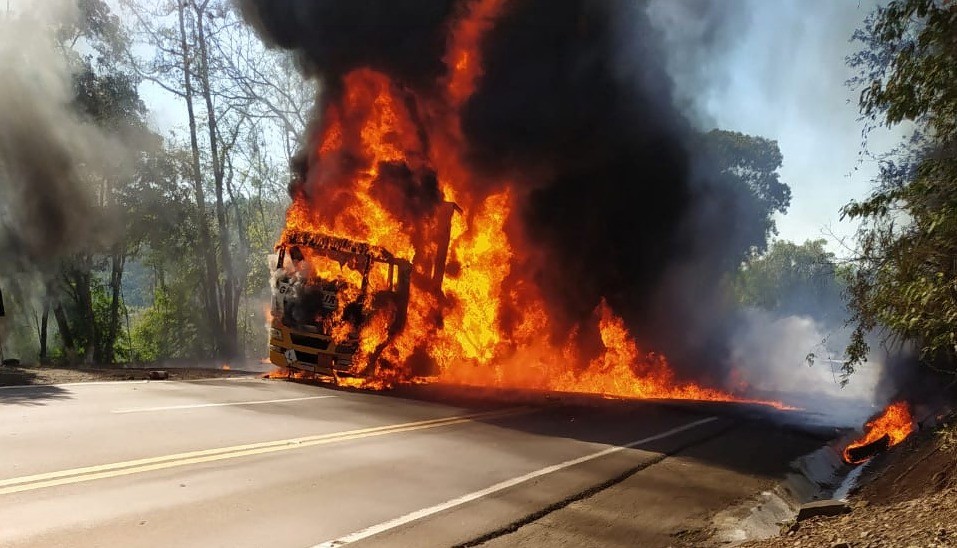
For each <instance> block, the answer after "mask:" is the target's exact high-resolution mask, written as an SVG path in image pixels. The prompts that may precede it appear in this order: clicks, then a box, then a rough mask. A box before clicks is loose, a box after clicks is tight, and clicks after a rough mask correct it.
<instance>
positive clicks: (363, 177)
mask: <svg viewBox="0 0 957 548" xmlns="http://www.w3.org/2000/svg"><path fill="white" fill-rule="evenodd" d="M507 9H508V2H507V0H473V1H471V2H469V3H467V4H466V9H464V10H463V11H462V16H461V17H460V18H459V20H458V21H457V22H455V23H454V24H452V25H450V35H449V38H448V41H447V51H446V55H445V57H444V62H445V64H446V73H445V74H444V75H442V76H441V77H439V78H438V79H437V80H436V81H435V82H434V85H432V86H431V87H430V88H429V89H424V90H423V89H412V88H410V87H408V86H406V85H403V83H401V82H397V81H394V80H393V79H392V78H391V77H390V76H389V75H387V74H385V73H383V72H379V71H377V70H374V69H373V68H359V69H356V70H353V71H352V72H350V73H348V74H346V75H345V76H344V77H343V79H342V82H341V85H342V89H341V91H340V92H339V93H337V94H335V95H334V96H332V97H329V98H328V99H327V100H326V102H325V103H324V107H323V108H324V112H323V116H322V119H321V125H320V126H319V127H318V128H317V130H316V131H315V132H314V133H313V134H312V136H311V138H310V145H309V146H310V150H309V151H308V152H309V159H308V166H309V167H308V171H307V172H306V173H305V175H304V178H303V180H302V181H300V182H299V184H298V185H297V189H296V191H294V192H293V203H292V205H291V206H290V208H289V210H288V213H287V221H286V232H285V233H284V236H283V238H285V237H286V235H287V234H289V233H291V232H296V233H303V232H305V233H314V234H327V235H332V236H335V237H339V238H344V239H347V240H350V241H355V242H364V243H367V244H372V245H374V246H380V247H381V248H384V249H387V250H389V251H390V252H391V253H392V254H394V255H395V256H396V257H399V258H402V259H404V260H407V261H410V262H411V264H412V265H413V269H414V270H413V274H412V276H413V290H412V292H411V295H410V299H409V303H408V318H407V321H405V322H404V327H403V328H402V330H401V331H400V332H399V333H389V330H388V329H387V327H388V318H385V317H381V318H380V317H377V316H376V315H372V316H371V317H370V318H369V319H368V320H367V321H366V322H365V324H364V325H363V326H362V328H361V333H360V338H359V339H360V341H361V343H360V348H359V351H358V353H357V355H356V370H363V371H366V370H372V371H373V372H374V373H373V376H372V377H371V378H363V379H341V382H344V383H345V384H348V385H351V386H356V387H361V388H370V389H382V388H387V387H389V386H392V385H394V384H396V383H398V382H410V381H413V380H414V379H415V378H416V376H417V375H415V374H413V373H412V371H411V369H410V367H409V366H408V365H407V364H409V363H411V362H413V361H415V362H419V363H421V362H423V361H426V362H428V363H429V364H430V369H431V372H430V373H429V375H428V376H429V378H432V379H435V380H438V381H441V382H447V383H455V384H463V385H476V386H492V387H502V388H529V389H537V390H551V391H563V392H582V393H595V394H604V395H610V396H618V397H635V398H662V399H685V400H709V401H742V400H740V399H739V398H738V397H737V396H736V395H735V394H733V393H731V392H725V391H722V390H718V389H713V388H708V387H705V386H700V385H699V384H696V383H694V382H689V381H684V380H682V379H680V378H678V377H677V375H676V374H675V372H674V370H673V369H672V367H671V366H670V365H669V362H668V359H667V358H666V357H665V356H663V355H661V354H659V353H655V352H651V351H648V350H646V349H644V348H642V345H641V344H640V343H639V341H638V340H637V339H636V338H635V337H634V336H633V334H632V333H630V332H629V330H628V328H627V327H626V325H625V322H624V320H623V319H622V318H621V317H620V316H619V315H617V314H616V313H615V311H614V310H612V307H611V306H610V305H609V304H608V303H607V302H605V301H602V302H600V303H594V305H595V309H594V313H593V314H592V315H591V317H588V318H582V319H580V320H579V321H578V322H577V324H576V325H574V326H573V327H572V328H571V329H566V328H563V327H559V326H558V325H557V322H555V321H553V319H552V318H551V316H550V312H549V306H548V303H547V302H546V298H545V296H544V295H543V293H542V291H541V289H540V286H539V285H538V284H537V283H536V282H535V279H534V276H535V274H534V272H535V269H536V267H537V263H536V262H535V261H536V257H537V250H536V249H535V246H534V245H532V244H530V243H529V240H528V237H527V235H526V234H525V233H524V232H523V229H522V227H521V222H520V217H519V206H520V204H521V203H522V201H523V200H524V199H526V197H525V196H521V195H518V192H517V191H516V190H514V189H515V188H519V187H523V188H524V187H532V186H534V185H510V184H504V183H505V182H506V181H489V180H487V179H486V178H485V177H484V176H483V175H482V174H479V173H474V172H473V171H472V170H470V169H469V166H468V162H467V161H466V157H467V153H468V151H467V143H466V142H465V138H464V136H463V132H462V128H461V118H460V114H461V109H462V108H463V106H464V105H465V104H466V103H467V101H468V99H469V97H470V96H471V95H472V94H473V93H474V91H475V89H476V87H477V85H478V84H479V81H480V79H481V77H482V75H483V72H484V71H483V67H482V57H481V47H480V46H481V43H482V38H483V35H484V34H485V33H486V32H488V31H489V30H490V29H491V28H492V27H493V26H494V24H495V21H496V20H497V19H498V18H499V17H500V16H501V14H502V13H503V12H504V10H507ZM511 177H515V178H522V177H527V178H529V180H533V179H534V177H535V174H532V173H529V174H521V173H516V174H513V175H511ZM396 181H398V182H396ZM426 181H435V182H437V187H438V188H437V190H438V192H437V196H432V195H431V194H430V191H429V189H430V188H431V186H430V185H431V184H432V183H428V182H426ZM410 195H412V196H413V197H412V198H410ZM428 196H432V197H431V198H429V197H428ZM430 200H431V202H430ZM440 201H445V202H454V203H455V204H456V205H457V206H458V207H459V208H460V210H461V211H463V212H464V213H463V214H460V215H456V216H455V217H454V218H453V221H452V233H451V239H450V241H451V245H450V249H449V254H448V268H447V270H446V271H445V273H444V280H443V281H442V283H441V288H440V291H439V292H438V296H437V294H436V292H435V291H430V290H423V289H421V288H418V287H417V286H416V284H417V283H418V284H420V286H421V287H425V286H426V282H424V281H422V280H428V279H430V276H431V274H432V273H431V272H425V271H423V270H424V268H425V267H423V266H422V265H423V261H421V260H420V257H421V256H425V255H433V256H434V255H435V253H436V250H435V249H432V248H430V247H429V245H430V244H429V243H428V242H429V241H430V235H432V234H434V233H435V232H437V231H439V230H440V229H438V228H436V227H435V226H430V224H429V223H430V222H431V221H430V220H429V219H430V216H429V215H428V214H427V213H423V211H426V212H427V211H428V208H429V207H430V204H433V203H436V202H440ZM343 272H345V271H343ZM325 274H326V273H321V272H317V275H325ZM416 280H419V281H416ZM371 282H372V284H373V285H374V284H375V283H376V282H377V280H376V279H374V278H373V279H372V280H371ZM380 282H381V281H380ZM417 288H418V289H419V290H417ZM386 343H387V346H386ZM383 347H385V348H384V350H381V351H379V350H380V349H382V348H383ZM373 351H376V353H375V354H374V352H373ZM372 354H374V355H376V360H377V363H372V364H370V363H368V356H369V355H372ZM363 359H365V360H366V363H362V360H363ZM367 366H371V367H367ZM281 374H282V375H283V376H285V375H286V374H287V372H282V373H281ZM755 403H762V404H768V405H773V406H776V407H780V408H784V407H785V406H783V405H781V404H779V403H776V402H768V401H757V402H755Z"/></svg>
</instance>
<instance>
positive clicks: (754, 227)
mask: <svg viewBox="0 0 957 548" xmlns="http://www.w3.org/2000/svg"><path fill="white" fill-rule="evenodd" d="M701 147H702V149H703V150H704V152H705V154H706V156H707V158H708V159H709V161H711V162H713V163H714V164H715V165H716V166H717V168H718V171H719V172H720V173H721V175H722V176H723V177H724V183H725V184H727V185H728V186H729V187H730V188H731V189H733V190H735V191H737V193H738V195H739V201H740V202H742V203H744V204H745V206H744V207H741V208H740V213H739V215H738V218H737V219H735V221H736V223H737V224H738V225H739V226H743V227H745V228H746V230H744V231H743V232H745V233H747V234H749V235H750V236H751V239H750V241H748V242H746V247H751V248H753V249H754V250H757V251H763V250H764V249H765V248H766V247H767V239H768V237H769V236H771V235H773V234H776V233H777V230H776V227H775V224H774V214H775V213H785V212H786V211H787V209H788V207H789V206H790V205H791V188H790V187H789V186H788V185H787V184H785V183H783V182H781V179H780V174H779V173H778V170H779V169H780V168H781V164H782V163H783V161H784V157H783V156H782V154H781V150H780V148H778V143H777V141H772V140H769V139H765V138H763V137H755V136H751V135H745V134H743V133H738V132H735V131H724V130H718V129H715V130H712V131H710V132H708V133H706V134H704V135H703V136H702V139H701ZM730 213H732V212H730V211H729V214H730Z"/></svg>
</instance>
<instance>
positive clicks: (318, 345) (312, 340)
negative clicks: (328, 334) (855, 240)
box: [289, 334, 332, 350]
mask: <svg viewBox="0 0 957 548" xmlns="http://www.w3.org/2000/svg"><path fill="white" fill-rule="evenodd" d="M289 337H290V338H291V339H292V344H295V345H298V346H308V347H309V348H315V349H316V350H326V349H327V348H329V344H330V343H331V342H332V341H331V340H329V339H319V338H316V337H307V336H305V335H293V334H290V335H289Z"/></svg>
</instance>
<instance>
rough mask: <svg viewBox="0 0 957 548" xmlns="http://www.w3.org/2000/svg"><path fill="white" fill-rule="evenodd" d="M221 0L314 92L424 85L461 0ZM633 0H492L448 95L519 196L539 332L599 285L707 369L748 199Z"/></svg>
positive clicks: (687, 367)
mask: <svg viewBox="0 0 957 548" xmlns="http://www.w3.org/2000/svg"><path fill="white" fill-rule="evenodd" d="M237 2H238V4H239V6H240V8H241V9H242V11H243V13H244V15H245V17H246V18H247V20H248V21H249V22H250V23H251V24H252V25H253V26H254V27H255V28H256V29H257V30H258V31H259V32H260V34H261V35H262V37H263V39H264V40H265V41H266V42H267V43H270V44H274V45H277V46H280V47H283V48H286V49H290V50H293V51H295V52H296V53H297V54H298V55H299V56H300V59H301V61H302V64H303V66H304V67H306V70H307V71H308V73H309V74H311V75H315V76H317V77H318V78H320V79H321V82H322V84H323V86H322V89H323V90H324V92H325V96H324V99H325V100H329V98H330V97H334V96H335V94H336V93H338V90H340V89H342V87H343V85H342V84H343V78H344V75H345V74H346V73H348V72H349V71H351V70H353V69H357V68H360V67H369V68H373V69H375V70H378V71H381V72H384V73H385V74H387V75H389V76H390V77H391V78H392V79H393V80H394V81H396V82H398V83H399V84H400V85H402V86H405V87H408V88H409V89H412V90H414V91H415V92H416V93H421V94H426V95H428V94H429V93H432V92H433V91H432V90H430V86H434V85H435V81H436V79H437V78H438V77H439V76H440V75H441V74H442V71H443V62H444V59H443V52H444V51H445V45H446V41H447V35H448V31H449V28H450V25H451V21H452V19H453V18H454V17H455V15H456V14H458V13H460V12H461V11H463V10H464V9H465V8H466V6H468V3H467V2H451V1H443V2H428V3H422V2H420V3H408V2H393V1H368V2H361V3H355V2H340V1H336V0H321V1H315V0H237ZM646 7H647V6H646V4H645V3H643V2H633V1H625V0H606V1H600V2H594V1H587V0H562V1H557V2H556V1H552V0H521V1H520V0H515V1H512V2H506V3H505V8H504V10H503V12H502V14H501V15H500V17H499V18H498V20H497V21H496V22H495V24H494V25H493V26H492V28H491V29H490V30H489V31H488V32H487V33H486V34H485V35H484V38H483V40H482V47H481V57H482V59H483V63H482V64H483V73H482V75H481V78H480V79H479V80H478V83H477V90H476V92H475V93H474V94H473V95H472V96H471V97H470V98H469V99H468V101H467V102H466V103H465V104H464V105H463V106H462V115H461V120H462V133H463V135H462V137H463V140H464V147H465V148H466V151H467V153H466V159H467V161H468V163H469V164H470V165H469V168H470V169H471V170H472V171H473V172H474V173H477V174H480V178H479V180H481V181H482V182H481V183H479V184H480V185H484V186H485V187H486V188H484V189H480V190H479V191H480V192H481V191H484V192H485V193H486V194H491V193H493V192H495V191H498V190H501V187H503V186H507V187H508V188H510V189H511V190H513V191H514V193H515V195H517V196H519V204H520V211H517V212H514V214H513V219H512V225H513V226H511V227H510V230H511V231H512V233H513V234H514V233H520V234H521V237H522V238H523V240H524V241H526V242H527V244H528V245H527V246H525V250H526V254H525V256H522V257H517V258H514V259H513V261H512V265H511V266H512V274H511V276H510V278H512V279H515V280H522V281H525V282H528V281H531V282H533V283H535V284H536V285H537V286H538V287H540V288H541V290H542V292H543V293H544V295H545V301H546V303H547V306H548V307H549V310H548V312H549V314H550V317H551V320H552V322H551V324H550V325H551V327H552V329H553V330H554V331H555V333H553V336H554V338H555V339H560V338H561V336H563V335H565V334H567V333H569V332H570V331H572V330H573V327H572V326H576V325H581V324H583V323H585V322H584V321H583V320H585V319H587V318H589V317H593V316H594V314H595V310H596V307H597V306H598V304H599V303H600V302H602V301H603V300H604V301H605V302H607V303H608V304H609V305H610V306H611V308H612V309H614V310H615V311H616V312H617V313H618V314H620V315H622V316H623V318H624V319H625V320H626V322H627V324H628V326H629V327H630V328H631V331H632V333H634V334H635V336H636V337H637V338H638V340H639V342H640V344H641V345H642V347H644V348H648V349H651V350H654V351H657V352H663V353H664V354H665V355H667V356H668V358H669V361H670V362H671V363H672V364H673V365H674V366H676V369H677V370H678V371H679V373H683V374H685V375H687V376H690V375H692V374H693V375H694V377H695V378H697V379H699V380H711V381H716V380H717V379H719V378H721V377H722V376H723V375H722V374H723V371H722V366H724V365H726V364H728V363H729V362H728V357H729V336H730V333H728V332H727V330H726V328H725V327H723V323H724V320H726V319H728V318H729V317H730V316H729V314H730V307H729V306H728V303H726V302H725V301H724V299H723V293H722V292H721V291H720V290H719V289H720V280H721V279H722V277H723V276H724V275H725V274H726V273H727V272H729V271H730V270H731V269H733V268H735V267H736V266H737V264H738V262H739V261H740V259H741V257H742V256H743V254H744V252H745V250H747V249H748V248H749V246H751V245H754V244H756V243H758V242H760V241H761V240H762V239H763V237H764V225H763V224H762V222H761V220H762V219H763V212H761V211H759V209H758V208H757V207H756V203H755V201H754V199H753V197H751V196H749V195H748V193H747V192H743V191H742V190H741V189H740V188H735V187H733V186H732V185H730V184H729V183H728V181H727V179H726V178H724V177H722V176H721V175H720V173H719V172H718V170H716V169H715V168H714V165H713V164H712V163H711V162H710V160H709V159H708V158H706V157H704V156H703V155H702V154H700V153H699V152H698V147H696V146H695V140H696V139H697V138H698V134H697V133H696V131H695V130H694V128H693V127H692V126H691V124H690V123H689V122H688V120H687V119H686V118H685V116H684V115H683V114H682V112H681V111H680V110H679V108H678V107H677V106H676V104H675V96H674V89H673V82H672V79H671V77H670V76H669V74H668V72H667V70H666V58H665V55H664V53H663V51H662V40H661V36H660V35H659V33H658V31H657V30H656V29H655V28H654V27H653V26H652V24H651V23H650V21H649V19H648V17H647V14H646ZM318 110H319V111H320V112H321V109H318ZM310 146H315V144H314V143H313V144H311V145H310ZM300 167H301V168H302V169H303V170H305V169H308V168H309V167H310V166H308V165H306V163H305V160H304V163H303V165H301V166H300ZM295 188H296V187H294V189H295ZM466 214H468V213H466ZM502 317H503V318H506V319H507V318H508V313H507V311H503V315H502ZM579 335H580V337H582V338H587V337H589V336H594V334H590V333H585V332H582V333H580V334H579Z"/></svg>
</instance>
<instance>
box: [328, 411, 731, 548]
mask: <svg viewBox="0 0 957 548" xmlns="http://www.w3.org/2000/svg"><path fill="white" fill-rule="evenodd" d="M716 420H718V418H717V417H708V418H706V419H702V420H699V421H695V422H692V423H689V424H686V425H684V426H679V427H677V428H672V429H671V430H668V431H667V432H662V433H660V434H655V435H654V436H650V437H647V438H644V439H640V440H638V441H633V442H631V443H627V444H625V445H620V446H616V447H609V448H608V449H605V450H604V451H599V452H597V453H592V454H591V455H585V456H584V457H579V458H577V459H572V460H567V461H565V462H563V463H560V464H555V465H552V466H548V467H546V468H542V469H541V470H536V471H534V472H530V473H528V474H525V475H524V476H519V477H517V478H512V479H510V480H505V481H503V482H501V483H496V484H495V485H492V486H491V487H486V488H485V489H482V490H481V491H475V492H474V493H469V494H467V495H463V496H461V497H459V498H456V499H452V500H450V501H447V502H443V503H442V504H437V505H435V506H431V507H429V508H423V509H422V510H417V511H415V512H412V513H411V514H406V515H404V516H402V517H398V518H395V519H393V520H389V521H386V522H383V523H380V524H378V525H373V526H372V527H367V528H365V529H363V530H361V531H356V532H355V533H351V534H348V535H346V536H344V537H340V538H337V539H335V540H330V541H327V542H323V543H322V544H317V545H315V546H313V547H312V548H336V547H337V546H344V545H346V544H351V543H353V542H358V541H360V540H364V539H367V538H369V537H371V536H374V535H378V534H380V533H384V532H386V531H389V530H391V529H395V528H397V527H402V526H403V525H406V524H408V523H412V522H413V521H417V520H420V519H422V518H426V517H429V516H432V515H435V514H438V513H439V512H444V511H445V510H449V509H450V508H455V507H456V506H461V505H463V504H466V503H469V502H472V501H473V500H477V499H480V498H483V497H487V496H489V495H492V494H495V493H498V492H499V491H504V490H505V489H509V488H511V487H515V486H516V485H519V484H521V483H525V482H526V481H529V480H533V479H535V478H538V477H541V476H544V475H547V474H551V473H553V472H558V471H560V470H564V469H566V468H571V467H572V466H576V465H579V464H583V463H586V462H588V461H592V460H595V459H600V458H601V457H606V456H608V455H611V454H614V453H618V452H620V451H624V450H625V449H633V448H635V447H638V446H639V445H644V444H646V443H651V442H653V441H658V440H660V439H664V438H667V437H670V436H673V435H675V434H679V433H681V432H684V431H686V430H691V429H692V428H697V427H699V426H702V425H704V424H708V423H710V422H714V421H716Z"/></svg>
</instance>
